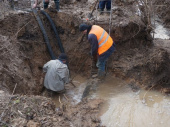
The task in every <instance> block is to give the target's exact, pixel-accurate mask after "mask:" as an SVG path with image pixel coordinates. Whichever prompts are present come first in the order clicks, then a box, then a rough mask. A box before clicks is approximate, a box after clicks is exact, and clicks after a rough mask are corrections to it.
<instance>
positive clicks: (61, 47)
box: [41, 10, 64, 53]
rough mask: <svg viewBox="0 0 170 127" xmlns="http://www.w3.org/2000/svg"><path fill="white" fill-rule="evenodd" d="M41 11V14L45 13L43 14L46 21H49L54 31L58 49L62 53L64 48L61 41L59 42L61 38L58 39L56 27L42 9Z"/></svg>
mask: <svg viewBox="0 0 170 127" xmlns="http://www.w3.org/2000/svg"><path fill="white" fill-rule="evenodd" d="M41 13H42V14H43V15H45V16H46V17H47V19H48V21H49V22H50V24H51V27H52V29H53V31H54V33H55V36H56V39H57V43H58V46H59V48H60V51H61V53H64V48H63V45H62V43H61V39H60V37H59V35H58V32H57V29H56V26H55V24H54V22H53V20H52V19H51V17H50V16H49V15H48V14H47V13H46V12H45V11H43V10H42V11H41Z"/></svg>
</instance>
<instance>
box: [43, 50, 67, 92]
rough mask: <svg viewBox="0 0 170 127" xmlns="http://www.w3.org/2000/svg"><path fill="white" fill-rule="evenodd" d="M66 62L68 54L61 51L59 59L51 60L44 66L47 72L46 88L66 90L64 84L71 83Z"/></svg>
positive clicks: (58, 90)
mask: <svg viewBox="0 0 170 127" xmlns="http://www.w3.org/2000/svg"><path fill="white" fill-rule="evenodd" d="M66 62H67V56H66V54H64V53H61V54H60V55H59V57H58V59H56V60H50V61H49V62H47V63H46V64H45V65H44V66H43V71H44V72H46V75H45V80H44V86H45V88H47V89H48V90H52V91H54V92H61V91H63V90H64V85H65V84H67V83H69V70H68V66H67V64H66Z"/></svg>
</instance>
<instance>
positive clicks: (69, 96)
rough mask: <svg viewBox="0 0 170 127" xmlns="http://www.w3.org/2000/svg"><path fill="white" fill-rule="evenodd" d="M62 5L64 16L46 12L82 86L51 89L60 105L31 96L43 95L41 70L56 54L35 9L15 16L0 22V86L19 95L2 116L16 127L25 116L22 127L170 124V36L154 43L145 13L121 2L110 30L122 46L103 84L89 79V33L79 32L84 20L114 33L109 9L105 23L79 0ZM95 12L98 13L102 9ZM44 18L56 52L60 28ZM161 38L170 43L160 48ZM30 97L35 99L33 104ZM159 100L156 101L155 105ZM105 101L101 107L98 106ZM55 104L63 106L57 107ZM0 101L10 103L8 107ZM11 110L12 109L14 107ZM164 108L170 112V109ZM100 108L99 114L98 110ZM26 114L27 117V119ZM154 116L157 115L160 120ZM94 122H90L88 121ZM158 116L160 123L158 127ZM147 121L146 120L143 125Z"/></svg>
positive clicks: (119, 45)
mask: <svg viewBox="0 0 170 127" xmlns="http://www.w3.org/2000/svg"><path fill="white" fill-rule="evenodd" d="M91 3H93V2H91V1H90V3H88V4H87V6H89V7H90V4H91ZM132 3H133V2H132ZM76 7H77V8H78V9H77V10H75V11H74V12H73V13H72V14H70V11H68V9H72V10H74V9H75V8H76ZM62 9H63V11H62V12H60V13H56V12H55V11H53V9H48V10H47V13H48V14H49V15H50V16H51V18H52V19H53V21H54V23H55V25H56V28H57V32H58V34H59V36H60V39H61V42H62V45H63V47H64V50H65V53H66V54H67V55H68V58H69V64H68V65H69V69H70V71H71V78H73V77H74V80H73V83H74V84H75V85H76V88H75V87H73V86H72V85H71V84H67V85H66V92H65V94H54V93H53V95H50V96H48V97H51V98H52V100H53V101H54V102H55V104H53V103H52V102H51V100H48V99H47V100H46V98H41V97H40V98H39V96H32V95H42V89H43V78H44V73H43V72H42V67H43V65H44V64H45V63H46V62H47V61H49V60H50V59H51V58H50V55H49V53H48V50H47V47H46V44H45V42H44V39H43V35H42V32H41V30H40V28H39V25H38V23H37V21H36V19H35V17H34V15H33V13H19V14H18V13H17V14H11V13H10V14H9V15H8V16H5V18H4V19H2V20H0V28H1V29H0V50H1V54H0V63H1V64H0V84H1V88H2V89H1V90H3V91H6V92H9V93H12V92H13V90H14V89H15V87H16V89H15V94H16V95H15V96H14V97H13V95H8V96H12V97H13V98H12V102H11V103H12V104H11V105H12V106H11V107H10V110H9V111H8V113H7V114H6V115H5V116H6V117H4V119H3V120H4V121H5V122H6V123H9V124H13V125H14V124H16V123H17V122H18V121H23V123H20V125H21V126H23V125H27V126H28V124H29V122H33V123H32V124H37V126H40V125H42V126H63V124H62V123H63V122H64V126H85V127H86V126H89V125H90V126H101V123H102V124H103V125H105V126H110V127H112V125H113V126H122V127H123V126H127V125H129V126H139V125H140V126H143V125H145V126H162V127H163V126H169V125H170V123H169V122H167V121H166V118H168V117H169V110H168V107H169V97H168V95H167V94H169V93H170V80H169V79H170V77H169V75H170V69H169V65H170V57H169V53H170V52H169V50H167V46H168V43H169V41H168V40H166V41H164V40H159V39H158V40H154V41H153V40H152V37H151V35H150V34H148V33H147V29H146V25H145V24H144V23H143V22H142V20H141V18H140V17H139V16H137V15H134V13H133V11H134V8H132V5H131V6H130V5H129V6H127V7H126V6H120V7H119V6H117V7H116V8H115V10H114V12H113V17H112V20H113V22H112V29H111V36H112V38H113V39H114V41H115V43H116V51H115V52H114V53H113V55H112V56H111V58H110V59H109V60H108V65H107V70H108V72H107V76H106V79H105V81H103V82H99V81H97V80H95V79H91V78H90V77H89V75H90V67H91V57H90V56H89V55H88V54H89V51H90V45H89V43H88V41H87V39H86V37H84V36H83V35H82V34H81V33H80V32H79V24H80V23H82V22H86V23H88V24H99V25H101V26H102V27H104V28H105V29H106V30H108V25H107V24H106V23H107V22H106V21H107V20H108V19H107V17H108V16H107V14H104V16H103V17H106V21H103V22H99V20H100V18H101V19H103V17H102V16H99V17H98V18H99V20H98V21H93V20H92V21H91V20H88V21H85V20H84V19H85V16H86V14H88V11H86V10H88V9H89V8H87V7H84V6H83V5H81V4H80V3H79V2H77V3H74V4H73V5H72V4H70V5H69V6H67V4H66V5H63V6H62ZM81 10H82V11H84V13H83V12H81ZM127 10H128V11H127ZM76 12H77V13H76ZM95 13H96V14H97V12H95ZM78 15H80V16H78ZM132 15H133V17H132ZM40 17H41V19H42V21H43V24H44V26H45V29H46V31H47V34H48V37H49V41H50V43H51V45H52V49H53V51H54V54H55V55H56V56H58V55H59V54H60V49H59V47H58V46H56V45H55V44H54V43H53V42H56V41H57V40H56V38H55V35H54V32H53V30H52V28H51V26H50V24H49V22H48V20H47V19H46V17H44V16H43V15H42V14H40ZM161 43H163V44H165V43H167V44H166V46H162V44H161ZM82 65H83V66H82ZM86 86H88V87H86ZM145 90H146V91H145ZM152 90H156V91H159V93H158V92H150V91H152ZM160 93H162V94H163V95H162V94H160ZM165 93H166V94H165ZM17 94H19V95H17ZM22 94H24V95H30V97H29V96H28V97H27V96H20V95H22ZM82 96H83V97H84V99H83V100H82V98H81V97H82ZM7 98H8V97H7ZM32 98H34V102H36V103H33V102H32V101H31V100H32ZM100 99H102V100H100ZM18 100H19V101H18ZM40 100H41V101H40ZM153 100H154V103H152V102H153ZM6 101H8V99H6ZM30 102H31V103H30ZM79 102H80V103H79ZM103 102H104V103H103ZM102 103H103V106H102V108H100V110H99V107H101V104H102ZM125 103H126V105H125ZM30 104H32V106H31V105H30ZM70 104H73V106H70ZM55 105H56V106H57V107H58V108H57V109H56V108H55ZM1 106H2V107H5V104H3V105H1ZM38 106H40V107H38ZM48 106H49V107H48ZM23 107H24V108H23ZM28 107H29V109H28ZM42 107H43V108H42ZM138 107H139V108H138ZM12 108H14V109H13V110H12ZM30 109H31V111H30ZM33 109H35V110H33ZM43 109H45V110H44V111H43V113H42V114H43V115H42V114H41V113H40V112H41V110H43ZM133 109H135V111H133ZM15 110H16V111H18V110H21V113H20V112H17V113H16V112H15ZM28 110H29V111H28ZM167 110H168V111H167ZM56 111H57V113H56ZM80 111H81V112H80ZM99 111H100V112H99ZM166 111H167V113H165V112H166ZM1 112H2V111H1ZM28 112H29V113H28ZM48 112H50V113H48ZM142 112H145V113H146V115H147V114H150V112H151V114H152V115H151V116H150V118H151V121H149V120H148V121H147V120H146V117H145V116H146V115H141V117H139V116H138V117H137V115H138V114H142ZM10 113H12V114H13V116H10V118H11V119H12V122H11V119H10V120H9V119H7V117H8V114H10ZM98 113H99V115H100V116H98V115H96V114H98ZM35 114H36V115H35ZM54 114H56V115H54ZM125 114H126V115H125ZM159 114H161V115H159ZM23 115H26V118H24V117H23ZM155 115H158V117H154V116H155ZM15 116H16V117H15ZM79 116H83V117H79ZM123 116H124V117H123ZM161 116H163V117H162V121H159V119H160V118H161ZM13 117H14V118H15V119H13ZM47 117H48V118H47ZM100 118H101V120H102V122H101V121H100ZM113 119H114V120H115V121H113ZM139 119H140V120H139ZM148 119H149V117H148ZM89 120H90V122H87V121H89ZM154 120H155V121H156V122H155V123H154V124H153V121H154ZM42 121H45V122H44V123H43V122H42ZM80 121H81V122H80ZM144 121H145V122H146V124H143V122H144ZM16 126H17V124H16Z"/></svg>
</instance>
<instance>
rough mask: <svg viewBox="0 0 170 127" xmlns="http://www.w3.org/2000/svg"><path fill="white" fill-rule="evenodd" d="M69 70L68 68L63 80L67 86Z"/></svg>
mask: <svg viewBox="0 0 170 127" xmlns="http://www.w3.org/2000/svg"><path fill="white" fill-rule="evenodd" d="M69 77H70V76H69V70H68V68H66V69H65V76H64V78H63V81H64V83H65V84H67V83H69Z"/></svg>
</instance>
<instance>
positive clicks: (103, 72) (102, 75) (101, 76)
mask: <svg viewBox="0 0 170 127" xmlns="http://www.w3.org/2000/svg"><path fill="white" fill-rule="evenodd" d="M105 76H106V73H105V71H102V70H98V73H97V78H99V79H101V80H103V79H104V78H105Z"/></svg>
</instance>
